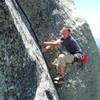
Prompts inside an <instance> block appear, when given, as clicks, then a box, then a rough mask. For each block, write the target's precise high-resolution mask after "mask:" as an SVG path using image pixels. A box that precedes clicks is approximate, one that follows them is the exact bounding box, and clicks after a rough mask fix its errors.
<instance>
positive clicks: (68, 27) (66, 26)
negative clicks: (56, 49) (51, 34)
mask: <svg viewBox="0 0 100 100" xmlns="http://www.w3.org/2000/svg"><path fill="white" fill-rule="evenodd" d="M64 28H67V30H68V32H69V33H70V32H71V29H70V28H71V27H70V26H68V25H64V26H63V28H62V29H61V30H60V32H61V33H63V30H64Z"/></svg>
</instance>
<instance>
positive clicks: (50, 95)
mask: <svg viewBox="0 0 100 100" xmlns="http://www.w3.org/2000/svg"><path fill="white" fill-rule="evenodd" d="M16 1H17V3H16ZM23 12H24V13H23ZM63 24H68V25H70V26H71V27H72V29H73V34H72V35H73V36H74V37H75V38H76V40H77V41H78V42H79V44H80V46H81V47H82V49H83V51H86V52H87V53H88V55H89V64H88V65H86V66H85V67H84V69H83V70H80V69H79V68H78V65H77V64H76V65H75V64H74V65H67V69H66V73H68V75H65V78H66V80H65V84H64V85H63V87H62V88H57V87H54V86H53V83H52V80H51V78H52V77H54V76H55V73H56V72H55V66H54V65H52V62H53V61H54V59H55V58H56V57H57V55H58V53H59V51H58V50H57V49H56V50H53V51H49V52H48V53H42V52H41V50H40V47H39V45H38V43H39V44H40V43H41V42H42V41H43V40H44V38H45V37H46V38H48V39H57V38H59V37H60V36H61V34H59V30H60V29H61V28H62V26H63ZM34 32H35V33H36V36H37V38H36V37H35V35H34ZM37 39H38V41H37ZM43 55H44V57H43ZM44 58H45V60H44ZM99 59H100V57H99V53H98V50H97V46H96V43H95V41H94V38H93V36H92V34H91V30H90V28H89V25H88V24H87V22H86V20H85V19H84V18H83V17H82V16H80V15H79V14H78V11H77V9H76V7H75V4H74V2H73V1H71V0H49V1H47V0H5V1H4V0H1V1H0V100H100V95H99V94H100V86H99V85H100V77H99V75H100V73H99V72H100V68H99V65H100V62H99ZM45 61H46V63H47V65H46V63H45ZM47 66H48V67H47ZM48 69H49V72H48ZM49 73H50V74H49ZM50 76H51V77H50ZM56 91H57V92H56ZM58 97H59V98H58Z"/></svg>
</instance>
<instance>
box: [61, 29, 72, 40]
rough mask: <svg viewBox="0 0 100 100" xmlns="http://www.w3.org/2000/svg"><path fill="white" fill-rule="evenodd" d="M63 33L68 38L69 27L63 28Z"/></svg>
mask: <svg viewBox="0 0 100 100" xmlns="http://www.w3.org/2000/svg"><path fill="white" fill-rule="evenodd" d="M62 34H63V36H64V37H65V38H67V37H68V36H69V34H70V32H69V31H68V28H63V31H62Z"/></svg>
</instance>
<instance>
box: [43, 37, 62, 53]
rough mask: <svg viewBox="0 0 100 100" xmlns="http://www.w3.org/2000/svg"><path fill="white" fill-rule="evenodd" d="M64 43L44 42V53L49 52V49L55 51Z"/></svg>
mask: <svg viewBox="0 0 100 100" xmlns="http://www.w3.org/2000/svg"><path fill="white" fill-rule="evenodd" d="M61 43H62V41H61V40H60V39H58V40H52V41H48V42H44V44H45V45H46V47H45V48H43V52H46V51H48V50H49V49H53V48H55V47H58V46H60V45H61Z"/></svg>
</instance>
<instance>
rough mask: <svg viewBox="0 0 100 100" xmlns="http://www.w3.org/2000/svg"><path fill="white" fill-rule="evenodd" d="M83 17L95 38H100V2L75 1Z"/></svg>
mask: <svg viewBox="0 0 100 100" xmlns="http://www.w3.org/2000/svg"><path fill="white" fill-rule="evenodd" d="M74 1H75V4H76V6H77V8H78V10H79V11H80V13H81V15H82V16H83V17H85V19H86V20H87V22H88V23H89V25H90V28H91V30H92V33H93V36H94V37H95V38H100V0H74Z"/></svg>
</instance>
